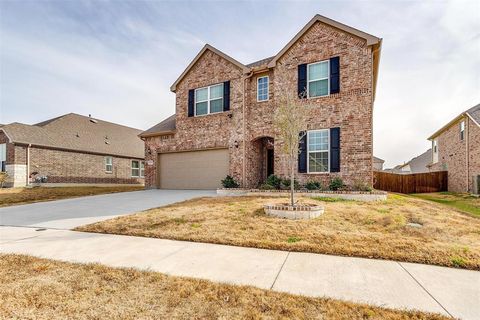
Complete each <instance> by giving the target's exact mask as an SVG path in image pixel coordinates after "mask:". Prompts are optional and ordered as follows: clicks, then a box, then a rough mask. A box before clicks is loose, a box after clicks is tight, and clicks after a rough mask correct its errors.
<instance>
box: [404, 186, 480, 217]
mask: <svg viewBox="0 0 480 320" xmlns="http://www.w3.org/2000/svg"><path fill="white" fill-rule="evenodd" d="M412 196H413V197H416V198H420V199H423V200H428V201H433V202H436V203H440V204H443V205H446V206H449V207H452V208H455V209H457V210H460V211H462V212H465V213H468V214H470V215H472V216H475V217H479V218H480V199H479V198H477V197H474V196H470V195H468V194H462V193H452V192H438V193H421V194H413V195H412Z"/></svg>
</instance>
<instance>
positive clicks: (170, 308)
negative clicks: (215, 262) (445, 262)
mask: <svg viewBox="0 0 480 320" xmlns="http://www.w3.org/2000/svg"><path fill="white" fill-rule="evenodd" d="M0 279H2V281H0V301H1V303H0V318H3V319H38V320H42V319H48V320H56V319H260V318H262V319H431V320H434V319H438V320H440V319H447V318H446V317H443V316H441V315H436V314H429V313H422V312H417V311H405V310H393V309H386V308H380V307H374V306H369V305H365V304H358V303H352V302H345V301H339V300H333V299H327V298H308V297H303V296H298V295H291V294H287V293H280V292H274V291H270V290H264V289H258V288H254V287H249V286H235V285H227V284H217V283H213V282H210V281H206V280H196V279H190V278H182V277H173V276H167V275H164V274H161V273H157V272H150V271H138V270H134V269H121V268H111V267H106V266H102V265H98V264H74V263H67V262H57V261H53V260H47V259H40V258H34V257H30V256H24V255H0Z"/></svg>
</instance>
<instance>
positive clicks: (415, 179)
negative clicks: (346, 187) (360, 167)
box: [373, 171, 448, 193]
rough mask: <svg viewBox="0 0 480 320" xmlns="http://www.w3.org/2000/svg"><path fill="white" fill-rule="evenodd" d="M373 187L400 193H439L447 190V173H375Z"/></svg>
mask: <svg viewBox="0 0 480 320" xmlns="http://www.w3.org/2000/svg"><path fill="white" fill-rule="evenodd" d="M373 178H374V183H373V187H374V188H375V189H378V190H384V191H391V192H400V193H423V192H439V191H447V190H448V172H447V171H436V172H427V173H413V174H396V173H389V172H381V171H375V172H374V174H373Z"/></svg>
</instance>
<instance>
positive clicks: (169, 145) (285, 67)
mask: <svg viewBox="0 0 480 320" xmlns="http://www.w3.org/2000/svg"><path fill="white" fill-rule="evenodd" d="M335 56H339V57H340V76H341V80H340V93H338V94H333V95H330V96H327V97H320V98H314V99H311V101H310V102H311V104H312V105H313V106H312V107H310V108H309V120H308V124H307V128H306V129H308V130H313V129H328V128H332V127H340V128H341V137H340V140H341V159H340V160H341V168H340V172H339V173H323V174H298V179H299V180H300V182H301V183H304V182H306V181H307V180H320V181H322V182H324V183H327V182H328V181H330V180H331V179H332V178H333V177H335V176H340V177H342V179H343V180H344V181H345V182H346V183H347V184H353V183H355V182H363V183H366V184H368V185H372V179H373V173H372V153H373V150H372V149H373V144H372V125H373V123H372V114H373V112H372V111H373V110H372V109H373V94H372V87H373V79H372V74H373V53H372V50H371V48H369V47H368V46H367V45H366V41H365V40H364V39H361V38H357V37H355V36H353V35H350V34H347V33H345V32H343V31H340V30H338V29H334V28H332V27H330V26H328V25H326V24H323V23H321V22H317V23H315V24H314V25H313V26H312V27H311V28H310V29H309V30H308V31H307V32H306V33H305V34H304V35H303V36H302V37H301V38H300V39H299V40H298V41H297V42H296V43H295V44H294V45H293V46H292V47H291V48H290V49H289V50H288V51H287V52H286V53H285V54H284V55H283V56H282V57H281V58H280V59H279V61H278V62H277V66H276V67H275V68H273V69H270V70H269V71H267V72H265V73H261V74H255V75H253V76H252V77H249V78H245V80H243V79H244V78H243V75H242V71H241V70H240V69H239V68H238V67H237V66H235V65H233V64H232V63H230V62H229V61H227V60H225V59H223V58H222V57H220V56H218V55H216V54H215V53H213V52H212V51H210V50H207V51H206V52H205V53H204V54H203V56H202V57H201V58H200V59H199V60H198V61H197V63H196V64H195V66H194V67H193V68H192V69H191V70H190V71H189V72H188V73H187V75H186V76H185V77H184V78H183V79H182V81H180V83H179V84H178V85H177V89H176V128H177V129H176V130H177V131H176V133H175V136H174V137H173V138H171V139H162V137H159V136H157V137H150V138H146V139H145V147H146V160H147V162H148V161H150V163H151V165H146V180H145V183H146V186H147V187H155V186H156V183H157V182H156V176H157V172H156V168H157V164H156V161H157V154H158V153H161V152H166V151H184V150H192V149H207V148H215V147H228V148H229V151H230V174H231V175H232V176H233V177H234V178H235V179H236V180H237V181H239V182H240V183H241V184H242V186H244V187H256V186H258V184H259V183H261V182H263V181H262V180H263V179H264V178H265V177H264V175H263V172H264V170H265V165H264V162H265V154H264V148H262V145H263V144H264V142H263V140H261V139H262V138H264V137H272V138H274V159H275V161H274V172H275V174H277V175H279V176H285V175H287V166H286V162H285V157H284V155H282V154H281V152H280V150H281V145H280V142H279V140H278V139H275V133H274V129H273V125H272V122H273V114H274V111H275V105H276V104H277V103H278V99H276V97H278V96H279V94H280V93H281V91H283V90H288V91H290V92H292V94H296V93H297V72H298V71H297V68H298V65H299V64H303V63H311V62H317V61H322V60H326V59H329V58H332V57H335ZM265 75H268V76H269V100H268V101H266V102H257V99H256V94H257V92H256V90H257V88H256V84H257V78H258V77H261V76H265ZM226 80H230V81H231V96H230V101H231V102H230V111H228V112H222V113H218V114H212V115H207V116H202V117H190V118H189V117H187V109H188V108H187V105H188V90H189V89H195V88H199V87H204V86H207V85H212V84H216V83H220V82H223V81H226ZM244 92H245V100H243V95H244ZM243 102H245V120H246V121H245V129H244V128H243V114H244V113H243ZM259 141H260V142H259ZM235 145H237V146H238V147H236V146H235ZM244 149H245V154H244V151H243V150H244ZM244 158H245V177H243V165H244V163H243V159H244ZM244 178H245V180H244ZM243 181H245V183H244V184H243Z"/></svg>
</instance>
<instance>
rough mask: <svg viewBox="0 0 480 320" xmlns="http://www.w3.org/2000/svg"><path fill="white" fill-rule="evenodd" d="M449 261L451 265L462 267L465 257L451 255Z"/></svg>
mask: <svg viewBox="0 0 480 320" xmlns="http://www.w3.org/2000/svg"><path fill="white" fill-rule="evenodd" d="M451 261H452V264H453V266H455V267H457V268H464V267H465V264H466V261H465V259H463V258H461V257H453V258H452V259H451Z"/></svg>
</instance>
